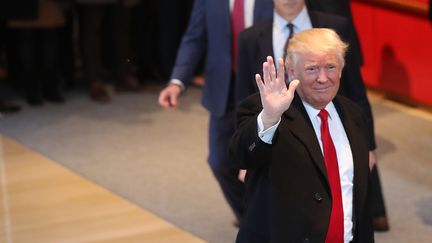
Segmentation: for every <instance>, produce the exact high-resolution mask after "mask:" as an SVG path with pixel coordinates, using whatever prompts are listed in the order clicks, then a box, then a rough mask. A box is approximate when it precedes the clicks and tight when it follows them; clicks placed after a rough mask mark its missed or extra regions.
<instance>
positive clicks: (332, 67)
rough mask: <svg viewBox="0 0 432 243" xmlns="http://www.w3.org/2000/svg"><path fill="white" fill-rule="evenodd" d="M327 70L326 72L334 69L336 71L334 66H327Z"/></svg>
mask: <svg viewBox="0 0 432 243" xmlns="http://www.w3.org/2000/svg"><path fill="white" fill-rule="evenodd" d="M327 69H328V70H334V69H336V65H333V64H329V65H327Z"/></svg>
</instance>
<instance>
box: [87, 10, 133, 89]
mask: <svg viewBox="0 0 432 243" xmlns="http://www.w3.org/2000/svg"><path fill="white" fill-rule="evenodd" d="M79 10H80V11H79V15H80V29H81V43H82V44H81V46H82V52H83V59H84V64H85V66H86V71H87V79H88V80H89V81H90V82H92V81H95V80H99V81H100V80H105V79H106V78H107V75H108V72H107V68H106V67H111V68H110V69H111V74H112V75H113V76H114V79H115V81H117V82H122V81H123V79H124V78H125V76H126V73H127V71H128V70H127V69H128V63H127V58H128V55H129V53H128V50H129V10H130V9H129V8H127V7H124V6H122V5H120V4H115V3H113V4H81V5H79Z"/></svg>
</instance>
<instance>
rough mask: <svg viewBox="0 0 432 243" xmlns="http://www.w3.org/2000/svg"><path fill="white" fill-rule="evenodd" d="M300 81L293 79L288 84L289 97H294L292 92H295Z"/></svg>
mask: <svg viewBox="0 0 432 243" xmlns="http://www.w3.org/2000/svg"><path fill="white" fill-rule="evenodd" d="M299 83H300V81H299V80H298V79H294V80H293V81H291V82H290V84H289V88H288V93H289V95H290V96H291V97H294V92H295V90H296V88H297V87H298V85H299Z"/></svg>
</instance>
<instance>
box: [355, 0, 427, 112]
mask: <svg viewBox="0 0 432 243" xmlns="http://www.w3.org/2000/svg"><path fill="white" fill-rule="evenodd" d="M352 12H353V17H354V22H355V25H356V28H357V32H358V33H359V36H360V42H361V45H362V50H363V55H364V66H363V68H362V72H363V75H364V78H365V82H366V84H367V85H368V86H370V87H374V88H378V89H380V90H382V91H385V92H388V93H392V94H396V95H399V96H402V97H406V98H409V99H412V100H415V101H418V102H420V103H424V104H427V105H432V25H431V22H429V20H428V19H427V18H425V17H421V16H415V15H412V14H408V13H403V12H401V11H396V10H391V9H386V8H384V7H378V6H374V5H370V4H367V3H360V2H352Z"/></svg>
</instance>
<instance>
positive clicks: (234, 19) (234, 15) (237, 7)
mask: <svg viewBox="0 0 432 243" xmlns="http://www.w3.org/2000/svg"><path fill="white" fill-rule="evenodd" d="M244 28H245V23H244V2H243V0H234V7H233V10H232V12H231V29H232V57H233V58H232V69H233V70H234V71H236V69H237V47H238V46H237V42H238V35H239V34H240V32H241V31H242V30H243V29H244Z"/></svg>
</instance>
